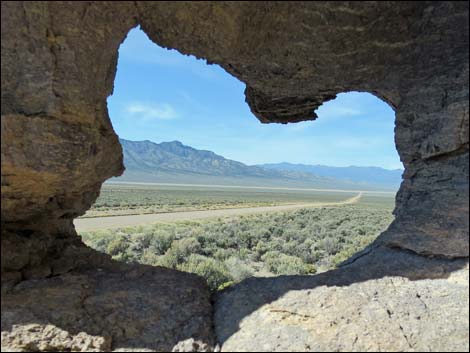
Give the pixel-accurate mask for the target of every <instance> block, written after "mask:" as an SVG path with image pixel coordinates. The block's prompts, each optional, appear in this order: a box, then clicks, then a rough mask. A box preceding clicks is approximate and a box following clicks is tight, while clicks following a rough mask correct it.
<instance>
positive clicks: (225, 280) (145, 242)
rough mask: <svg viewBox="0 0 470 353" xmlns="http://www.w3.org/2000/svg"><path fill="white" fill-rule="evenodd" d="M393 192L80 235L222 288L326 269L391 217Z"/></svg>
mask: <svg viewBox="0 0 470 353" xmlns="http://www.w3.org/2000/svg"><path fill="white" fill-rule="evenodd" d="M392 200H393V199H391V198H380V197H364V198H363V200H361V202H360V203H358V204H354V205H347V206H341V207H323V208H312V209H300V210H297V211H289V212H279V213H271V214H256V215H250V216H238V217H228V218H220V219H213V220H202V221H183V222H175V223H157V224H153V225H145V226H138V227H133V228H123V229H118V230H101V231H94V232H87V233H83V234H81V236H82V237H83V240H84V241H85V242H86V243H87V244H88V245H89V246H91V247H93V248H95V249H97V250H99V251H102V252H105V253H108V254H109V255H111V256H112V257H113V258H114V259H116V260H120V261H125V262H136V263H142V264H149V265H155V266H164V267H168V268H173V269H178V270H182V271H187V272H192V273H196V274H198V275H200V276H202V277H204V278H205V279H206V280H207V283H208V285H209V287H210V288H211V290H213V291H216V290H218V289H221V288H224V287H226V286H228V285H230V284H233V283H236V282H239V281H241V280H243V279H245V278H248V277H251V276H273V275H308V274H313V273H316V272H320V271H326V270H329V269H332V268H334V267H335V266H338V264H340V263H341V262H342V261H344V260H346V259H347V258H348V257H350V256H351V255H353V254H354V253H355V252H357V251H359V250H361V249H363V248H364V247H365V246H367V245H368V244H370V242H372V241H373V240H374V239H375V238H376V237H377V236H378V235H379V234H380V233H381V232H382V231H383V230H384V229H385V228H386V227H387V226H388V225H389V224H390V222H391V221H392V219H393V216H392V213H391V210H392V205H393V202H392Z"/></svg>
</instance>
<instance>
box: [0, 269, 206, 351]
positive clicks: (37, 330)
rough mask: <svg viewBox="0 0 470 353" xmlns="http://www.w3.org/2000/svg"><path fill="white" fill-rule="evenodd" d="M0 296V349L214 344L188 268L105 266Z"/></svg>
mask: <svg viewBox="0 0 470 353" xmlns="http://www.w3.org/2000/svg"><path fill="white" fill-rule="evenodd" d="M1 300H2V314H1V317H2V351H4V350H24V351H38V350H39V351H92V350H95V351H107V350H108V351H109V350H110V349H112V350H153V351H155V350H157V351H171V350H172V349H173V348H175V347H176V348H175V349H176V350H178V349H180V348H181V347H185V348H186V349H189V351H208V350H211V349H212V348H213V347H214V337H213V333H212V330H213V329H212V307H211V304H210V300H209V292H208V290H207V286H206V284H205V282H204V280H203V279H201V278H199V277H197V276H195V275H191V274H188V273H182V272H178V271H173V270H168V269H164V268H157V267H150V266H131V265H122V264H115V263H108V264H107V265H104V266H103V267H100V268H94V269H89V270H82V271H79V272H76V271H74V272H71V273H68V274H65V275H61V276H57V277H51V278H49V279H41V280H28V281H23V282H21V283H20V284H18V285H16V286H14V287H12V288H8V289H7V288H4V291H3V293H2V299H1ZM186 351H188V350H186Z"/></svg>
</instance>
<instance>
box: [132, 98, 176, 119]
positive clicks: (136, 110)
mask: <svg viewBox="0 0 470 353" xmlns="http://www.w3.org/2000/svg"><path fill="white" fill-rule="evenodd" d="M126 112H127V113H129V114H131V115H133V116H136V117H138V118H140V119H141V120H143V121H145V122H149V121H153V120H172V119H176V118H177V117H178V114H177V112H176V110H175V109H174V108H173V107H172V106H171V105H170V104H167V103H163V104H145V103H139V102H133V103H130V104H128V105H127V106H126Z"/></svg>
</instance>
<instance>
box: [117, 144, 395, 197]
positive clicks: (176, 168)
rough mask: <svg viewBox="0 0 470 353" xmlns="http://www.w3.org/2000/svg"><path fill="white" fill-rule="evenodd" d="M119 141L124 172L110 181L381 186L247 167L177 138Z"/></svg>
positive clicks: (294, 171)
mask: <svg viewBox="0 0 470 353" xmlns="http://www.w3.org/2000/svg"><path fill="white" fill-rule="evenodd" d="M120 142H121V145H122V147H123V154H124V165H125V167H126V171H125V172H124V174H123V175H122V176H121V177H119V178H116V179H114V181H127V182H155V183H184V184H211V185H212V184H219V185H244V186H279V187H310V188H329V189H331V188H337V189H355V190H359V189H375V190H377V189H380V188H382V189H383V187H384V185H373V184H370V185H368V184H366V183H357V182H354V181H350V180H340V179H338V178H334V177H329V176H321V175H316V174H314V173H311V172H309V171H303V170H289V169H283V168H275V167H274V166H268V167H264V166H248V165H246V164H243V163H241V162H237V161H233V160H230V159H226V158H224V157H222V156H220V155H217V154H215V153H214V152H211V151H205V150H198V149H195V148H193V147H190V146H186V145H184V144H182V143H181V142H179V141H172V142H162V143H155V142H152V141H148V140H146V141H129V140H124V139H120ZM385 188H386V189H390V187H385Z"/></svg>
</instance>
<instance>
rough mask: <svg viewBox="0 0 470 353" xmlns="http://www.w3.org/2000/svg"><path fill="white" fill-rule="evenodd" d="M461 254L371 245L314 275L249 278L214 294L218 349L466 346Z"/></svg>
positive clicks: (465, 294)
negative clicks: (349, 259) (449, 256)
mask: <svg viewBox="0 0 470 353" xmlns="http://www.w3.org/2000/svg"><path fill="white" fill-rule="evenodd" d="M468 290H469V285H468V258H467V259H456V260H448V259H437V258H428V257H425V256H420V255H417V254H413V253H412V252H410V251H407V250H401V249H390V248H387V247H384V246H378V247H375V248H373V249H371V251H369V252H368V253H365V254H363V256H361V257H358V258H356V260H355V261H354V262H352V263H350V264H349V265H345V266H344V267H342V268H340V269H337V270H333V271H329V272H326V273H322V274H319V275H315V276H282V277H275V278H252V279H249V280H245V281H244V282H242V283H240V284H238V285H236V286H234V287H232V288H229V289H227V290H226V291H224V292H222V293H220V294H219V295H217V297H216V298H215V305H214V310H215V316H214V317H215V318H214V322H215V328H216V335H217V339H218V341H219V343H220V344H221V346H222V351H226V352H230V351H279V352H281V351H318V352H321V351H439V350H443V351H468V344H469V336H468V329H469V321H468V303H469V297H468Z"/></svg>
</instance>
